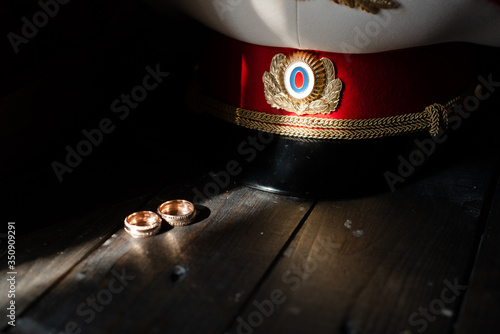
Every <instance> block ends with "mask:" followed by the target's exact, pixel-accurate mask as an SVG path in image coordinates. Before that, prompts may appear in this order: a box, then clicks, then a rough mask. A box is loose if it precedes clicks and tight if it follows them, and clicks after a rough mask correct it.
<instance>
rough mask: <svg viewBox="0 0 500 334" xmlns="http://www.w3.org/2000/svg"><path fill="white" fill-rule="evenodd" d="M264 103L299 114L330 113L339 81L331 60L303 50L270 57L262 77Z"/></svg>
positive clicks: (337, 98)
mask: <svg viewBox="0 0 500 334" xmlns="http://www.w3.org/2000/svg"><path fill="white" fill-rule="evenodd" d="M262 80H263V82H264V93H265V96H266V100H267V102H268V103H269V104H270V105H271V106H272V107H273V108H277V109H283V110H286V111H289V112H294V113H296V114H298V115H306V114H309V115H313V114H331V113H332V112H333V111H335V110H336V109H337V106H338V104H339V101H340V91H341V90H342V81H341V80H340V79H336V78H335V68H334V66H333V63H332V62H331V60H330V59H327V58H321V59H318V57H317V56H316V55H315V54H313V53H311V52H305V51H295V52H293V53H291V54H290V55H288V57H287V56H285V55H284V54H282V53H279V54H277V55H276V56H274V57H273V60H272V62H271V69H270V71H269V72H265V73H264V76H263V77H262Z"/></svg>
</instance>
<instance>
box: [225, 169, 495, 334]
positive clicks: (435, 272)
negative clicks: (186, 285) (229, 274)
mask: <svg viewBox="0 0 500 334" xmlns="http://www.w3.org/2000/svg"><path fill="white" fill-rule="evenodd" d="M492 169H493V165H492V163H488V161H486V162H484V163H483V162H482V161H480V159H477V160H466V161H463V162H462V163H461V164H458V165H455V166H453V167H451V168H448V169H447V170H445V171H443V172H441V173H438V174H436V175H434V176H432V177H428V178H427V179H424V180H422V181H421V182H418V183H415V184H413V185H411V186H408V187H405V188H402V189H400V190H398V191H396V192H394V193H390V194H380V195H376V196H373V197H368V198H364V199H356V200H351V201H323V202H320V203H318V205H317V206H316V207H315V209H314V211H313V212H312V213H311V215H310V216H309V218H308V219H307V221H306V222H305V224H304V227H303V228H302V229H301V230H300V231H299V232H298V233H297V235H296V237H295V238H294V240H293V241H292V242H291V244H290V245H289V247H288V248H287V249H286V251H284V253H283V257H282V258H281V259H280V261H279V262H278V263H277V265H276V266H275V268H273V269H272V271H271V272H270V274H269V276H268V277H266V279H265V280H264V281H263V283H262V285H261V286H260V287H259V288H258V290H257V291H256V293H255V294H254V295H252V296H250V298H249V302H248V303H247V304H246V306H245V308H244V309H243V310H242V312H241V313H240V314H239V316H238V317H236V318H235V320H234V322H233V324H232V325H231V326H230V327H229V329H228V330H227V332H228V333H278V332H279V333H311V332H314V333H405V334H406V333H418V332H423V331H425V333H443V332H444V331H447V330H449V329H450V328H451V326H452V323H453V319H454V317H455V315H456V313H457V311H458V308H459V302H460V300H461V299H462V298H463V295H464V290H463V289H464V285H465V284H467V281H468V276H469V270H470V264H471V263H472V261H473V260H474V254H475V249H476V247H477V240H478V238H479V235H480V229H479V224H478V219H479V213H480V211H481V207H482V200H483V198H484V196H485V193H486V192H487V188H488V183H489V181H490V175H491V170H492ZM455 294H456V295H455ZM273 298H274V300H273ZM269 301H271V302H272V304H271V303H270V302H269ZM262 305H264V307H263V306H262ZM434 313H436V314H437V315H436V314H434Z"/></svg>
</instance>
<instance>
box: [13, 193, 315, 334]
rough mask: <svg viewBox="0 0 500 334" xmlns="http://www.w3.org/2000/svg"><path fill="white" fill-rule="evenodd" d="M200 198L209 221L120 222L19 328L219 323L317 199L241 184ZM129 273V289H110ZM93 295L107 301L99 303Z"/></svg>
mask: <svg viewBox="0 0 500 334" xmlns="http://www.w3.org/2000/svg"><path fill="white" fill-rule="evenodd" d="M191 189H192V186H186V187H185V188H184V190H174V189H169V190H168V191H167V192H166V193H164V194H162V195H159V196H158V197H157V198H156V199H155V200H154V201H152V202H151V203H149V204H148V205H147V206H146V207H145V209H154V208H156V206H157V205H158V204H160V203H161V202H162V201H164V200H167V199H172V198H175V197H180V198H189V197H188V196H189V195H190V194H191V196H192V193H191ZM183 191H184V192H183ZM201 204H202V205H203V206H204V207H205V208H204V209H203V210H202V211H201V212H202V214H201V217H202V220H201V221H199V222H198V223H195V224H193V225H190V226H188V227H184V228H176V229H166V230H165V231H164V232H163V233H162V234H160V235H158V236H156V237H154V238H149V239H139V240H137V239H133V238H132V237H130V236H129V235H128V234H126V233H125V232H124V231H123V230H120V231H118V232H117V233H116V235H115V236H114V237H113V238H111V239H108V240H107V241H106V242H105V243H104V244H103V245H102V246H101V247H99V248H98V249H97V250H96V251H95V252H94V253H93V254H92V255H91V256H89V257H88V258H87V259H86V260H85V261H83V262H82V263H81V264H80V265H79V266H77V267H76V268H74V269H73V271H72V272H71V273H70V274H69V275H67V276H66V277H65V278H64V279H63V280H61V281H60V282H59V284H58V285H57V286H55V287H54V288H53V289H52V291H51V292H50V294H47V295H45V296H44V298H43V299H41V300H40V301H39V302H38V303H37V304H35V305H34V306H33V307H31V308H30V309H29V310H28V312H26V313H25V314H24V315H23V316H22V317H21V318H20V319H19V320H18V324H17V326H16V328H15V329H13V332H22V333H35V332H40V331H43V332H47V333H59V332H72V331H73V329H74V328H73V327H72V326H74V327H75V328H78V329H81V330H82V333H98V332H102V333H104V332H140V331H143V330H144V329H145V328H149V329H151V330H150V332H158V333H160V332H161V333H201V332H205V333H217V332H222V331H223V330H224V328H226V327H227V326H228V325H229V323H230V321H231V320H232V319H233V317H234V316H235V315H236V314H237V312H238V310H239V308H240V306H241V303H242V302H243V301H244V300H245V299H246V298H247V296H248V295H249V294H250V293H251V292H252V289H253V288H254V286H255V285H256V284H257V282H259V280H260V279H261V278H262V276H263V275H264V273H265V272H266V270H267V269H268V267H269V266H270V265H271V263H272V262H273V261H274V259H275V256H276V254H277V253H279V251H280V250H281V249H282V247H283V246H284V245H285V244H286V242H287V240H289V238H290V236H291V234H292V233H293V232H294V230H295V229H296V228H297V226H299V224H300V223H301V220H302V219H303V217H304V216H305V215H306V214H307V212H308V210H309V209H310V207H311V206H312V202H311V201H299V200H296V199H293V198H288V197H280V196H278V195H273V194H269V193H264V192H260V191H256V190H252V189H248V188H237V189H234V190H231V191H229V192H226V193H223V194H220V195H218V196H215V197H212V198H210V199H208V200H206V201H204V202H202V203H201ZM110 223H112V224H115V223H118V222H110ZM119 276H125V277H126V278H124V279H121V280H118V279H117V278H116V277H119ZM122 281H123V285H122V286H123V288H122V290H123V293H118V292H117V293H110V290H113V291H115V292H116V291H117V290H119V288H120V284H119V282H122ZM110 284H111V285H110ZM113 284H114V285H113ZM108 297H109V298H108ZM89 298H90V299H89ZM92 298H96V300H97V303H99V301H100V302H101V304H102V306H101V305H97V306H96V307H95V308H96V310H94V311H92V306H91V305H92V303H94V302H95V301H94V300H93V299H92ZM106 298H108V299H106ZM97 310H98V311H97ZM193 319H196V320H195V321H193ZM153 328H154V330H153ZM77 332H78V331H77Z"/></svg>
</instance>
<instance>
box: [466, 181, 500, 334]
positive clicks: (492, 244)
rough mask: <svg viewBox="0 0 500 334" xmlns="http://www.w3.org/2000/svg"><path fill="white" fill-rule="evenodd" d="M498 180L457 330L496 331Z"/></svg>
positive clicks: (498, 304)
mask: <svg viewBox="0 0 500 334" xmlns="http://www.w3.org/2000/svg"><path fill="white" fill-rule="evenodd" d="M499 222H500V182H498V183H497V186H496V192H495V196H494V197H493V199H492V208H491V210H490V213H489V215H488V219H487V222H486V229H485V232H484V234H483V236H482V241H481V247H480V249H479V253H478V257H477V260H476V263H475V267H474V270H473V272H472V277H471V282H470V285H469V289H468V290H467V293H466V295H465V300H464V304H463V306H462V310H461V312H460V317H459V319H458V330H457V333H459V334H462V333H495V332H496V331H498V315H499V314H500V289H499V287H498V283H499V280H498V279H499V277H500V224H499Z"/></svg>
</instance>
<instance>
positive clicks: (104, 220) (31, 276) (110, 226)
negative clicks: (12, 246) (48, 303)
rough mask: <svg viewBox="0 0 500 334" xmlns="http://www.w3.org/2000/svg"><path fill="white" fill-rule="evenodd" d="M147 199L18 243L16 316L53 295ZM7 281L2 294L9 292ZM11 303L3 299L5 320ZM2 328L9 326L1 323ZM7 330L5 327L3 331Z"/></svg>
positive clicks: (4, 262) (0, 302)
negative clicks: (49, 294)
mask: <svg viewBox="0 0 500 334" xmlns="http://www.w3.org/2000/svg"><path fill="white" fill-rule="evenodd" d="M144 201H145V199H144V198H138V199H135V200H130V201H126V202H123V203H120V204H117V205H113V206H111V207H110V208H107V209H106V210H105V211H103V210H100V211H96V212H92V213H90V214H87V215H86V216H83V217H81V218H80V219H79V220H76V221H67V222H65V223H64V224H58V225H55V226H51V227H50V228H47V229H43V230H40V231H37V232H35V233H32V234H28V235H24V236H22V237H17V239H16V272H17V275H16V290H17V293H16V298H15V302H16V314H17V316H19V315H21V314H22V313H23V312H24V311H25V310H26V309H27V308H28V307H29V306H30V304H31V303H33V302H34V301H36V300H37V299H38V298H40V297H41V296H43V295H44V294H45V293H47V292H48V291H50V289H51V287H52V286H54V285H56V284H57V283H58V281H59V280H60V279H62V277H64V276H65V275H66V274H68V272H70V271H71V270H72V268H73V266H75V265H76V264H77V263H78V262H79V261H81V259H82V258H85V257H86V256H87V255H88V254H90V253H92V252H93V250H94V249H95V248H97V247H99V246H100V245H101V244H102V243H104V242H105V241H106V240H107V239H108V238H109V237H111V236H112V235H113V233H114V232H115V231H116V230H117V229H118V228H119V226H121V225H120V224H119V221H117V220H116V218H117V217H123V216H124V215H126V213H127V212H129V210H130V208H133V207H139V206H140V205H141V204H143V203H144ZM6 256H7V255H6V254H4V255H3V256H2V257H1V258H0V261H1V269H2V272H5V271H7V269H6V265H7V258H6ZM7 283H8V282H7V281H6V280H1V281H0V291H8V286H7ZM8 303H9V299H7V298H1V299H0V307H1V309H2V312H1V313H2V316H3V317H4V318H5V316H6V308H7V306H8ZM1 326H2V327H4V326H6V324H5V323H2V325H1ZM4 328H5V327H4Z"/></svg>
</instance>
